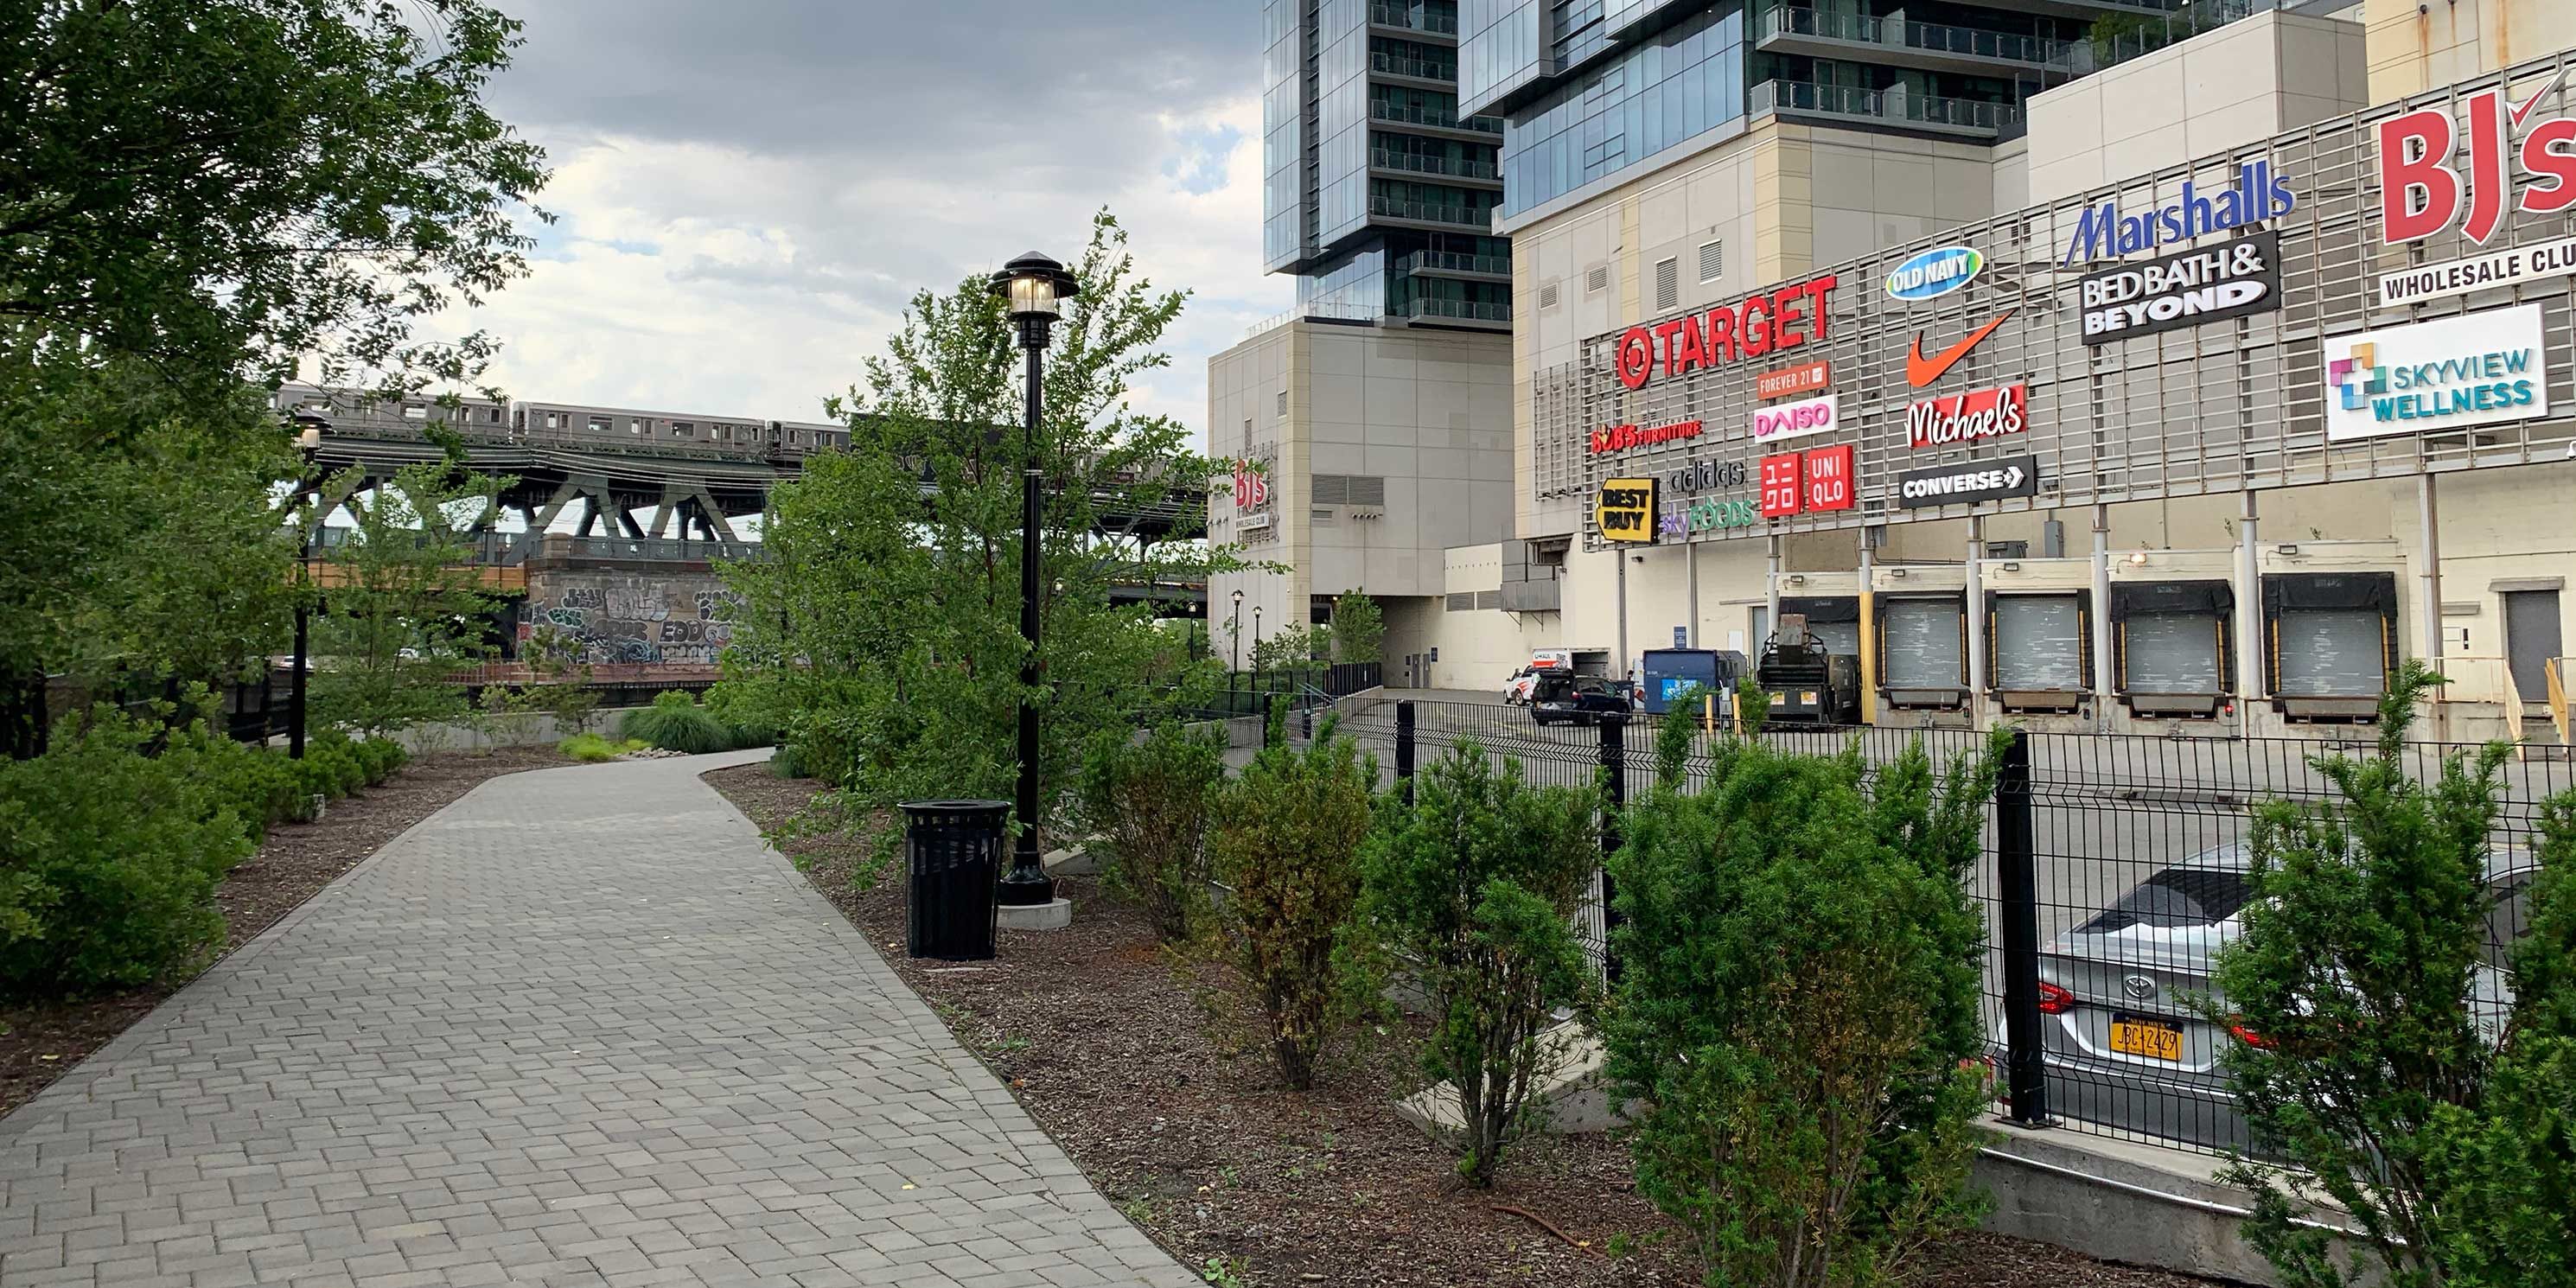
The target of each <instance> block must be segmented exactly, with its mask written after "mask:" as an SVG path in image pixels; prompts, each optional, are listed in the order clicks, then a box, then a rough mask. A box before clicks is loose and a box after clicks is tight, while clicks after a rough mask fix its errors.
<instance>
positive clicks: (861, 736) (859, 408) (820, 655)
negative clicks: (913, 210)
mask: <svg viewBox="0 0 2576 1288" xmlns="http://www.w3.org/2000/svg"><path fill="white" fill-rule="evenodd" d="M1126 236H1127V235H1126V233H1125V231H1124V230H1122V229H1121V228H1120V227H1119V226H1118V224H1117V221H1116V220H1114V219H1112V218H1111V217H1109V216H1108V215H1107V214H1106V213H1103V214H1101V215H1100V216H1098V217H1097V218H1096V219H1095V220H1094V222H1093V225H1092V230H1091V240H1090V244H1089V245H1088V246H1087V247H1086V248H1085V249H1084V251H1083V253H1082V255H1081V256H1080V258H1079V259H1078V260H1077V261H1076V262H1075V263H1074V265H1073V272H1074V274H1075V276H1076V277H1077V279H1078V280H1079V281H1080V283H1081V294H1080V295H1079V296H1078V297H1077V298H1075V299H1072V300H1069V301H1067V302H1066V306H1065V309H1064V314H1063V316H1062V318H1061V319H1060V320H1059V321H1058V322H1057V323H1056V324H1055V327H1054V335H1053V342H1052V344H1051V345H1050V347H1049V348H1048V349H1047V350H1046V352H1045V354H1044V359H1045V364H1044V398H1043V407H1042V409H1041V410H1042V419H1041V422H1040V424H1039V426H1038V431H1037V437H1036V441H1035V442H1034V443H1033V444H1032V443H1030V442H1028V441H1026V439H1025V436H1024V434H1023V432H1022V430H1021V428H1020V426H1021V422H1022V414H1021V404H1020V389H1021V381H1020V379H1019V375H1020V371H1021V366H1020V359H1021V351H1020V349H1019V348H1018V347H1017V342H1016V340H1015V338H1014V337H1015V331H1014V329H1013V327H1012V326H1011V324H1010V323H1009V322H1008V320H1007V319H1006V318H1004V316H1003V315H1002V312H1001V310H1000V308H999V305H998V303H997V302H996V301H995V300H994V299H993V298H992V297H991V296H990V294H989V293H988V291H987V289H986V285H985V283H984V282H983V281H982V280H980V279H973V278H970V279H968V280H967V281H965V282H962V283H960V284H959V285H958V286H957V287H956V288H955V289H954V290H951V291H948V292H946V293H933V292H929V291H923V292H921V293H920V294H918V295H916V296H915V297H914V298H913V301H912V304H911V307H910V308H909V309H907V310H906V312H905V315H904V322H903V326H902V328H901V329H900V330H899V331H898V332H897V333H896V334H895V336H894V337H893V338H892V339H891V340H890V341H889V342H888V345H887V352H886V353H885V354H884V355H882V356H879V357H875V358H871V359H869V360H868V363H867V387H866V390H865V391H864V392H861V391H859V390H856V389H853V390H852V391H851V394H850V396H849V397H848V398H847V399H846V400H839V399H836V400H834V410H835V414H838V415H843V416H845V417H846V418H847V419H848V421H849V424H850V427H851V433H850V443H849V447H848V448H847V450H845V451H840V452H829V453H823V454H821V455H818V456H816V457H815V458H813V459H812V460H810V461H809V462H808V463H807V465H806V469H805V474H804V477H803V478H802V479H799V480H797V481H795V482H792V483H788V484H786V485H784V486H781V487H780V488H778V489H777V490H776V492H775V493H774V494H773V497H772V506H773V512H772V514H771V515H770V516H769V518H768V521H767V523H766V525H765V527H764V529H763V539H764V542H765V544H766V546H767V548H768V552H769V556H770V557H769V558H767V559H764V560H760V561H757V562H744V563H737V564H731V565H728V566H726V568H725V569H724V576H725V578H726V581H727V584H728V585H730V586H731V587H732V588H733V589H734V590H735V591H736V592H738V593H739V594H740V595H741V596H742V599H743V602H742V605H741V607H740V608H739V609H738V610H737V611H736V613H735V615H734V643H733V645H732V647H731V648H730V649H728V650H727V653H726V655H725V658H726V660H725V666H726V678H725V681H724V684H723V686H722V689H721V691H722V692H723V694H724V696H725V698H726V700H727V701H729V702H736V703H740V704H743V705H745V706H746V707H757V708H759V709H762V710H765V711H767V712H769V713H770V714H771V716H772V717H773V719H774V720H775V721H776V722H777V723H778V724H780V725H781V726H782V728H783V729H784V731H785V734H786V737H787V739H788V741H790V742H791V743H793V744H794V745H796V747H797V748H798V750H799V752H800V753H801V755H802V756H803V757H804V758H805V759H806V762H807V764H808V766H809V767H810V768H812V769H813V770H814V771H815V772H816V773H817V774H818V775H820V776H823V777H826V778H830V779H833V780H835V781H837V782H839V783H840V784H841V786H842V791H841V793H840V795H839V796H838V797H837V798H836V801H835V802H834V805H835V806H836V807H838V808H841V809H842V810H843V811H844V812H845V813H849V814H853V815H860V814H863V813H864V807H866V806H870V805H875V804H882V803H887V802H892V801H895V800H901V799H905V798H908V797H921V796H943V797H947V796H959V795H971V796H989V797H1008V796H1010V795H1011V791H1010V787H1011V783H1012V779H1013V776H1014V773H1015V760H1014V753H1015V743H1014V738H1013V733H1012V730H1013V726H1014V723H1015V721H1016V719H1017V713H1018V709H1019V705H1020V702H1021V699H1022V697H1023V696H1024V694H1025V695H1026V696H1030V697H1033V698H1034V699H1035V700H1036V701H1037V702H1038V703H1039V704H1040V705H1041V707H1042V716H1043V723H1042V726H1041V727H1042V729H1043V733H1044V742H1043V744H1042V746H1041V755H1040V771H1041V782H1042V785H1043V786H1042V795H1043V797H1044V798H1045V799H1046V800H1047V801H1048V802H1050V806H1052V804H1053V803H1054V802H1056V801H1058V800H1059V799H1060V798H1061V797H1062V796H1063V795H1064V794H1065V793H1066V792H1068V791H1069V790H1070V789H1071V788H1072V786H1073V784H1074V782H1075V778H1076V770H1077V762H1078V759H1079V756H1080V754H1081V750H1082V748H1083V747H1085V746H1086V745H1088V744H1089V743H1090V742H1091V740H1092V739H1093V738H1094V737H1095V736H1097V735H1098V734H1100V733H1102V732H1103V731H1106V730H1111V729H1132V728H1134V727H1135V722H1136V719H1137V713H1138V710H1139V707H1140V706H1148V707H1150V706H1152V705H1154V704H1155V703H1154V700H1153V698H1152V697H1151V696H1150V695H1149V694H1148V692H1147V690H1148V689H1149V688H1151V687H1153V686H1174V685H1184V686H1186V685H1195V686H1197V687H1198V688H1200V689H1204V688H1206V687H1207V686H1208V685H1209V684H1210V683H1211V681H1210V680H1209V679H1208V678H1206V675H1205V673H1206V672H1207V670H1208V667H1207V666H1206V665H1205V664H1202V663H1195V662H1193V661H1192V660H1191V658H1190V656H1189V654H1190V651H1191V650H1190V649H1189V646H1188V643H1187V641H1186V640H1185V639H1183V638H1181V637H1178V636H1176V635H1174V634H1173V633H1172V632H1169V631H1165V630H1161V629H1158V628H1157V626H1156V624H1155V623H1154V621H1153V619H1152V617H1151V614H1150V612H1149V611H1148V610H1146V609H1144V608H1141V607H1120V606H1113V605H1112V604H1111V603H1110V590H1111V588H1112V586H1113V585H1114V584H1116V583H1118V582H1120V581H1122V580H1125V581H1146V580H1155V579H1159V580H1165V581H1170V580H1179V579H1184V578H1196V577H1202V576H1204V575H1205V574H1206V572H1207V571H1208V570H1209V569H1210V568H1211V567H1219V566H1231V565H1230V564H1228V563H1226V562H1224V561H1222V560H1219V559H1212V558H1211V557H1210V556H1209V555H1208V554H1207V553H1206V552H1205V551H1204V550H1203V549H1200V548H1199V547H1197V546H1196V545H1195V544H1194V543H1191V542H1188V541H1186V540H1166V541H1158V542H1156V543H1154V544H1153V546H1152V547H1151V549H1150V551H1144V552H1140V551H1138V550H1135V549H1132V548H1129V547H1128V546H1127V545H1125V544H1122V543H1116V542H1112V541H1108V540H1105V539H1103V537H1102V536H1101V533H1102V532H1103V531H1105V530H1107V529H1110V528H1114V527H1115V526H1117V522H1118V520H1119V519H1120V518H1121V517H1122V516H1126V515H1132V514H1136V513H1140V512H1147V511H1153V510H1169V509H1170V508H1171V507H1173V506H1174V504H1175V501H1176V498H1178V499H1180V502H1181V503H1180V505H1179V509H1178V514H1177V518H1178V521H1179V523H1180V524H1181V526H1180V527H1179V528H1178V529H1176V531H1175V533H1174V536H1176V537H1187V536H1189V535H1190V533H1191V528H1190V527H1189V526H1188V525H1190V524H1191V523H1193V522H1198V521H1202V520H1203V517H1204V506H1203V505H1196V504H1190V503H1189V502H1188V500H1187V498H1188V497H1190V496H1194V495H1195V494H1196V492H1197V490H1198V489H1202V488H1204V486H1205V482H1206V479H1207V477H1208V473H1209V470H1208V466H1207V463H1206V462H1205V460H1204V459H1202V458H1200V457H1198V456H1196V455H1195V454H1193V453H1192V452H1191V451H1190V450H1189V449H1188V446H1187V443H1188V440H1189V439H1190V437H1191V435H1190V433H1189V431H1188V430H1187V429H1185V428H1184V427H1183V426H1182V425H1181V424H1180V423H1179V422H1177V421H1174V420H1172V419H1170V418H1168V417H1164V416H1157V415H1150V414H1146V413H1142V412H1138V411H1136V410H1135V409H1134V408H1133V407H1132V406H1130V405H1129V402H1128V397H1129V392H1130V382H1131V381H1132V380H1134V379H1135V378H1136V377H1138V376H1139V375H1141V374H1143V373H1145V372H1148V371H1152V370H1156V369H1159V368H1161V367H1164V366H1166V365H1168V364H1169V361H1170V359H1169V356H1168V355H1167V354H1165V353H1163V352H1162V351H1160V349H1159V348H1157V345H1158V344H1159V343H1160V342H1161V339H1162V336H1163V334H1164V332H1165V331H1166V330H1167V329H1168V328H1169V327H1170V326H1171V324H1172V321H1173V319H1174V318H1175V317H1176V316H1177V315H1178V314H1179V311H1180V308H1181V303H1182V299H1183V295H1182V293H1181V292H1178V291H1157V290H1156V289H1154V287H1153V286H1152V284H1151V283H1149V282H1147V281H1145V280H1144V279H1142V278H1141V277H1139V276H1138V275H1137V274H1136V271H1135V265H1134V262H1133V260H1132V258H1131V257H1130V256H1129V254H1128V253H1127V250H1126ZM1032 465H1034V466H1036V467H1038V468H1040V469H1043V470H1044V471H1045V478H1046V488H1045V493H1044V513H1043V524H1042V527H1041V532H1040V541H1041V553H1042V555H1043V567H1044V576H1043V578H1042V579H1041V588H1042V599H1043V605H1042V614H1043V616H1042V633H1043V648H1042V649H1041V650H1040V660H1041V663H1042V672H1041V678H1040V681H1039V685H1038V688H1037V689H1036V690H1035V691H1034V692H1028V691H1025V690H1024V689H1023V687H1022V685H1021V683H1020V668H1021V663H1022V661H1023V660H1024V659H1025V657H1026V654H1027V649H1026V646H1025V644H1024V642H1023V641H1022V640H1021V638H1020V633H1019V611H1020V560H1019V549H1020V542H1019V529H1020V522H1021V474H1022V471H1023V469H1024V468H1026V467H1029V466H1032ZM925 485H933V487H934V488H935V490H933V489H930V488H925ZM852 807H858V808H852Z"/></svg>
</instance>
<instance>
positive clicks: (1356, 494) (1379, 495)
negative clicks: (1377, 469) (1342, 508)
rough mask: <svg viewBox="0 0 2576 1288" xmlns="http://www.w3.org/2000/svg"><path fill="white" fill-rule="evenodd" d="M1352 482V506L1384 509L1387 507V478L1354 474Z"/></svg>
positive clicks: (1380, 475) (1379, 475)
mask: <svg viewBox="0 0 2576 1288" xmlns="http://www.w3.org/2000/svg"><path fill="white" fill-rule="evenodd" d="M1350 480H1351V504H1353V505H1370V506H1378V507H1380V508H1383V507H1384V506H1385V505H1386V476H1385V475H1383V474H1354V475H1351V476H1350Z"/></svg>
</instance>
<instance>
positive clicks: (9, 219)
mask: <svg viewBox="0 0 2576 1288" xmlns="http://www.w3.org/2000/svg"><path fill="white" fill-rule="evenodd" d="M519 40H520V36H519V24H518V23H517V22H516V21H514V20H512V19H510V18H508V17H506V16H504V15H503V14H502V13H501V12H500V11H499V10H497V9H495V8H493V7H492V6H491V5H488V4H484V3H480V2H479V0H425V2H424V3H420V4H414V5H393V4H382V3H377V2H376V0H116V2H114V3H84V4H70V3H58V4H21V5H11V6H7V7H6V11H5V15H0V119H6V120H7V121H8V122H9V123H10V128H9V130H8V134H7V139H6V141H5V142H0V156H5V164H0V319H6V320H8V321H10V322H12V323H15V324H16V325H13V326H8V327H0V353H6V352H11V351H16V352H20V353H24V354H40V355H42V359H41V360H43V361H46V362H48V363H51V364H54V365H69V366H75V367H77V366H83V365H88V364H89V363H91V362H93V361H95V360H96V359H97V358H98V357H99V356H100V355H119V354H122V355H130V356H136V357H143V358H147V359H149V360H150V361H151V362H152V363H153V364H154V367H155V369H156V370H157V371H159V372H160V373H161V374H162V375H163V376H164V378H167V379H171V380H174V381H177V382H180V383H183V384H185V385H186V386H188V391H189V392H190V393H191V394H193V395H196V396H208V395H216V396H220V395H221V394H223V393H224V392H226V391H228V389H229V386H230V385H231V384H232V383H233V382H235V381H237V380H238V379H239V378H240V374H241V372H242V371H243V370H244V369H245V368H246V367H247V368H248V369H250V370H254V371H257V372H260V373H262V374H264V375H265V376H267V377H268V378H269V379H271V380H272V381H273V380H275V379H278V378H282V377H286V376H289V375H292V374H293V373H294V370H295V366H296V363H297V360H298V359H299V358H305V357H317V358H319V359H320V362H321V372H322V375H323V376H324V378H325V379H336V378H339V377H340V376H341V375H342V374H344V373H346V372H347V371H349V370H352V369H365V370H391V371H396V372H400V371H404V370H412V371H417V372H418V373H420V374H421V375H422V376H423V377H440V378H449V379H461V378H465V377H467V376H470V375H472V374H473V373H474V372H476V371H478V370H479V369H480V363H481V361H482V360H483V359H484V358H485V357H487V356H488V354H489V352H490V345H489V343H488V342H487V341H485V340H482V339H480V338H479V337H477V338H469V339H468V340H466V341H464V342H460V343H454V344H424V343H419V342H416V340H415V338H414V335H413V328H414V326H415V324H416V323H418V322H419V321H420V320H421V319H424V318H426V317H428V316H429V315H431V314H434V313H437V312H439V311H440V310H442V309H444V308H446V307H448V306H449V305H450V304H451V303H457V302H462V303H466V304H472V303H476V302H478V301H480V300H481V299H482V298H483V297H484V296H485V295H486V294H488V293H489V292H491V291H493V290H496V289H499V288H500V287H501V286H502V285H504V284H506V283H507V282H509V281H510V280H511V279H513V278H516V277H518V276H520V275H521V274H523V273H524V272H526V269H527V265H526V262H525V259H524V254H525V252H526V250H527V249H528V248H529V247H530V246H531V245H533V244H534V242H533V240H532V239H531V238H530V237H529V236H528V235H527V233H526V232H525V231H523V230H522V229H521V228H520V226H519V224H518V223H517V222H516V220H517V217H518V216H520V215H522V214H526V215H531V216H533V217H536V218H540V219H542V218H545V215H544V214H543V212H541V211H536V210H534V209H533V208H532V207H530V206H529V204H528V203H529V200H530V198H531V197H532V196H533V194H534V193H535V192H536V190H537V189H538V188H539V187H540V186H542V185H543V184H544V182H545V179H546V172H545V169H544V154H543V153H542V152H541V151H540V150H539V149H538V148H537V147H536V146H535V145H534V144H531V143H529V142H527V141H526V140H524V139H522V138H520V137H518V136H517V134H516V133H515V132H514V131H513V130H511V129H510V127H509V126H507V125H505V124H503V123H502V122H500V121H499V120H496V119H494V117H493V116H492V115H491V114H490V113H489V112H488V111H486V110H485V109H484V107H483V104H482V101H481V95H482V92H483V90H484V88H485V86H486V85H487V84H488V83H489V82H490V81H491V79H492V77H493V76H494V75H495V74H497V73H498V72H499V71H500V70H501V69H502V68H504V67H505V66H507V65H508V63H509V59H510V53H511V51H512V50H513V49H514V48H516V47H517V45H518V44H519ZM67 337H79V340H80V342H79V343H76V344H75V343H65V340H66V338H67ZM92 446H96V445H95V444H93V445H92Z"/></svg>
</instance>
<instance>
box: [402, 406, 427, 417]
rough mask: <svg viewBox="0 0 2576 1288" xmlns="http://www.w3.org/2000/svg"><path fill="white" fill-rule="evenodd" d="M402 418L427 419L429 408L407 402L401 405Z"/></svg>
mask: <svg viewBox="0 0 2576 1288" xmlns="http://www.w3.org/2000/svg"><path fill="white" fill-rule="evenodd" d="M403 419H404V420H427V419H429V408H427V407H424V406H422V405H420V404H419V403H407V404H405V405H404V406H403Z"/></svg>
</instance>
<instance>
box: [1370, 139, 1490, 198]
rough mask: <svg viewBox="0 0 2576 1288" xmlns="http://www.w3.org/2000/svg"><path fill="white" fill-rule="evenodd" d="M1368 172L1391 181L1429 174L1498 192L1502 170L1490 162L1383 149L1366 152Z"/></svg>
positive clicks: (1372, 149) (1448, 180) (1452, 181)
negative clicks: (1373, 172) (1374, 172)
mask: <svg viewBox="0 0 2576 1288" xmlns="http://www.w3.org/2000/svg"><path fill="white" fill-rule="evenodd" d="M1369 169H1371V170H1373V171H1376V172H1377V173H1378V174H1380V175H1383V176H1385V177H1387V178H1390V179H1418V178H1421V177H1422V176H1425V175H1429V176H1432V177H1434V178H1438V179H1441V180H1444V181H1447V182H1451V183H1457V184H1463V185H1465V186H1468V187H1473V188H1488V189H1492V190H1494V191H1497V192H1499V191H1501V190H1502V186H1503V171H1502V167H1500V166H1497V165H1495V164H1494V163H1493V162H1491V161H1462V160H1459V159H1457V158H1455V157H1434V156H1419V155H1416V154H1414V153H1411V152H1391V151H1388V150H1386V149H1384V148H1371V149H1369Z"/></svg>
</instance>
